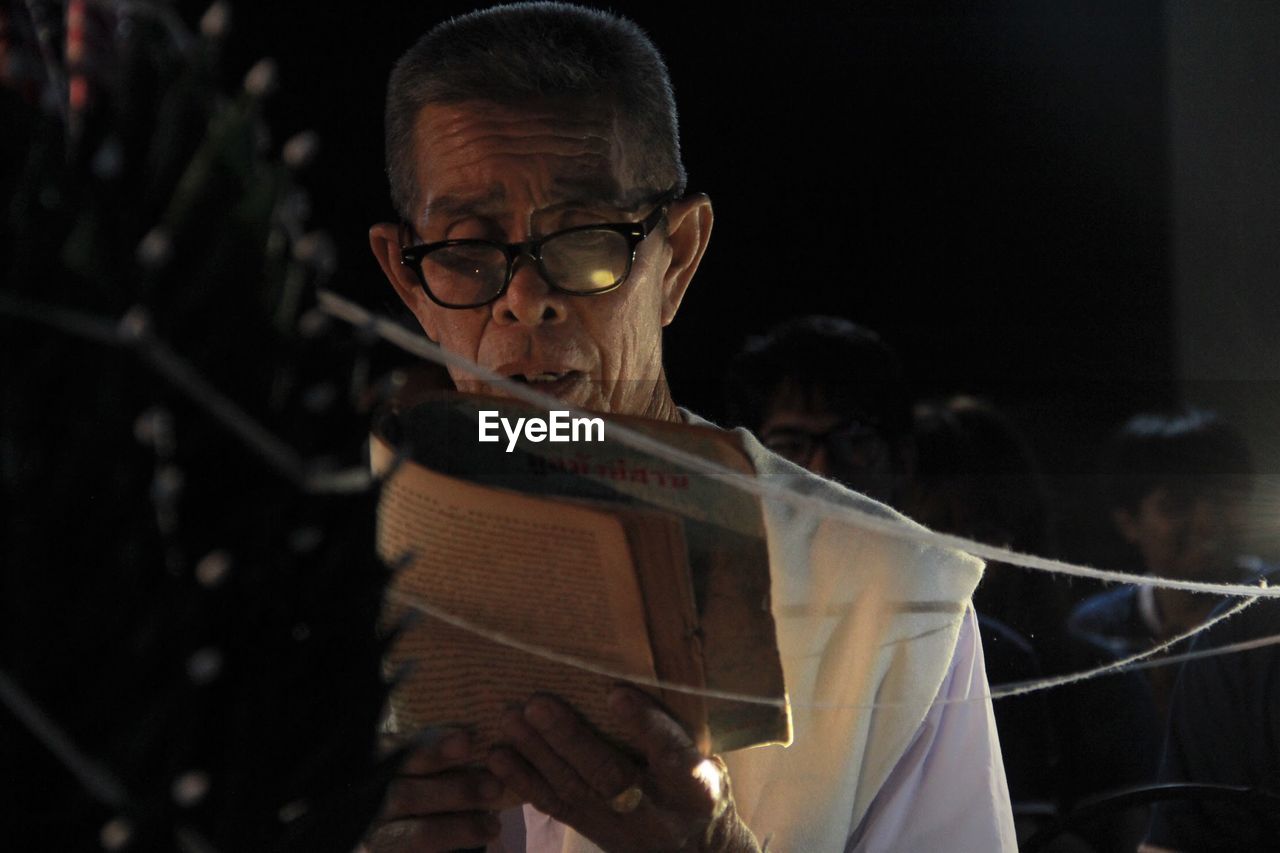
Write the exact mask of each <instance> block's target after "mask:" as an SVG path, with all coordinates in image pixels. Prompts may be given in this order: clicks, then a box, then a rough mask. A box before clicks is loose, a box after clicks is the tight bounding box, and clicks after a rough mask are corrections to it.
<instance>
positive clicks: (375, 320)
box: [319, 290, 1280, 598]
mask: <svg viewBox="0 0 1280 853" xmlns="http://www.w3.org/2000/svg"><path fill="white" fill-rule="evenodd" d="M319 302H320V308H321V310H323V311H325V312H326V313H328V314H330V315H331V316H334V317H337V318H338V319H340V320H344V321H346V322H348V323H351V324H352V325H354V326H358V327H360V328H364V329H368V330H370V331H372V332H374V333H375V334H376V335H378V336H379V337H381V338H382V339H383V340H386V341H387V342H389V343H392V344H394V345H395V346H397V347H399V348H401V349H403V350H405V351H406V352H409V353H411V354H413V355H417V356H420V357H422V358H425V359H428V360H430V361H433V362H435V363H436V364H441V365H444V366H446V367H456V368H459V369H461V370H465V371H467V372H469V373H471V374H474V375H475V376H477V377H479V378H481V379H483V380H484V381H486V382H488V383H490V384H491V385H493V386H495V387H498V388H501V389H502V391H503V392H504V393H506V394H509V395H510V396H511V397H514V398H516V399H518V400H522V401H524V402H526V403H529V404H530V405H533V406H537V407H539V408H542V409H547V410H550V409H553V408H554V409H558V410H565V409H568V410H569V411H570V412H572V413H573V414H574V415H577V416H584V415H587V414H590V415H593V416H598V415H599V413H598V412H591V413H587V412H584V411H582V410H580V409H576V408H574V407H573V406H572V405H571V404H569V403H565V402H564V401H562V400H557V399H556V398H555V397H552V396H550V395H548V394H543V393H542V392H540V391H535V390H533V389H532V388H530V387H529V386H527V385H523V384H521V383H517V382H512V381H511V380H509V379H508V378H507V377H505V376H502V375H500V374H497V373H494V372H493V371H491V370H488V369H487V368H484V367H481V366H480V365H479V364H476V363H475V362H474V361H471V360H470V359H468V358H465V357H463V356H460V355H457V354H455V353H451V352H449V351H448V350H445V349H443V348H442V347H440V346H438V345H437V344H434V343H432V342H431V341H429V340H427V339H426V338H425V337H423V336H422V334H420V333H414V332H411V331H409V330H408V329H405V328H404V327H403V326H401V325H399V324H398V323H395V322H394V321H391V320H388V319H386V318H384V317H380V316H377V315H375V314H372V313H371V312H369V311H367V310H366V309H364V308H362V307H361V306H359V305H357V304H355V303H354V302H351V301H349V300H347V299H343V298H342V297H340V296H338V295H337V294H335V293H333V292H332V291H326V290H321V291H320V292H319ZM609 435H610V436H611V437H612V438H617V439H618V440H619V442H620V443H622V444H625V445H627V446H628V447H632V448H635V449H637V450H642V451H644V452H646V453H650V454H653V455H654V456H657V457H659V458H662V459H666V460H667V461H670V462H674V463H676V464H678V465H682V466H684V467H687V468H689V469H690V470H693V471H697V472H698V473H700V474H703V475H705V476H708V477H711V478H713V479H716V480H719V481H721V482H723V483H726V484H727V485H730V486H732V487H734V488H738V489H742V490H743V491H746V492H750V493H751V494H754V495H757V496H759V497H760V498H762V499H766V500H778V501H782V502H785V503H788V504H790V505H792V506H794V507H796V508H799V509H804V510H807V511H809V512H812V513H814V514H815V515H817V516H819V517H821V518H825V519H831V520H834V521H840V522H844V523H846V524H851V525H854V526H857V527H861V528H864V529H867V530H873V531H876V532H879V533H884V534H886V535H888V536H893V537H895V538H898V539H905V540H908V541H913V542H919V543H922V544H926V545H935V546H938V547H941V548H947V549H953V550H957V551H964V552H966V553H969V554H972V555H974V556H975V557H982V558H983V559H986V560H990V561H995V562H1001V563H1008V564H1010V565H1015V566H1022V567H1024V568H1028V569H1037V570H1040V571H1046V572H1054V573H1057V574H1064V575H1072V576H1074V577H1083V578H1092V579H1095V580H1100V581H1106V582H1110V583H1125V584H1134V585H1137V586H1152V587H1157V588H1162V589H1178V590H1184V591H1187V592H1204V593H1212V594H1216V595H1229V596H1245V597H1259V596H1260V597H1264V598H1280V587H1274V588H1259V587H1257V586H1253V585H1249V584H1232V583H1205V582H1202V581H1188V580H1182V579H1180V578H1163V577H1156V576H1153V575H1140V574H1134V573H1132V572H1117V571H1107V570H1104V569H1095V568H1093V567H1091V566H1085V565H1081V564H1078V563H1069V562H1066V561H1064V560H1055V559H1051V558H1049V557H1039V556H1036V555H1034V554H1021V553H1018V552H1017V551H1012V550H1010V549H1008V548H1001V547H999V546H996V545H987V544H984V543H982V542H977V541H974V540H972V539H966V538H964V537H962V536H953V535H950V534H947V533H938V532H936V531H933V530H928V529H925V528H921V527H919V526H917V525H916V524H915V523H914V522H904V521H900V520H898V519H895V518H886V517H882V516H878V515H873V514H871V513H869V512H867V511H866V510H862V509H858V508H857V507H852V506H846V505H843V504H835V503H831V502H829V501H826V500H823V499H822V498H820V497H815V496H813V495H807V494H804V493H802V492H800V491H797V490H796V489H794V488H792V487H790V486H786V485H782V484H779V483H775V482H770V481H766V480H762V479H757V478H755V477H752V476H749V475H746V474H742V473H739V472H738V471H734V470H732V469H730V468H726V467H725V466H723V465H720V464H719V463H716V462H714V461H711V460H709V459H704V458H703V457H701V456H697V455H695V454H692V453H689V452H688V451H685V450H682V449H681V448H678V447H673V446H671V445H669V444H667V443H666V442H663V441H661V440H660V439H655V438H652V437H650V436H647V435H644V434H643V433H640V432H637V431H635V430H633V429H630V428H629V427H626V426H624V425H622V424H619V423H612V422H611V423H610V425H609Z"/></svg>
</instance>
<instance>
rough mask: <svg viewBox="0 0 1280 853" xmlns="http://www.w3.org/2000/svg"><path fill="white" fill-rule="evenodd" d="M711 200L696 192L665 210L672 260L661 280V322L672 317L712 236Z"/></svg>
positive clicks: (673, 317)
mask: <svg viewBox="0 0 1280 853" xmlns="http://www.w3.org/2000/svg"><path fill="white" fill-rule="evenodd" d="M712 219H713V217H712V213H711V199H709V198H708V197H707V196H706V195H705V194H704V193H695V194H693V195H690V196H686V197H685V198H682V199H680V200H679V201H676V202H672V204H671V207H670V208H669V209H668V210H667V243H668V244H669V245H670V246H671V261H670V263H668V264H667V271H666V274H665V275H664V276H663V279H662V325H664V326H666V325H667V324H669V323H670V322H671V321H672V320H674V319H675V316H676V312H677V311H679V310H680V302H681V300H683V299H684V293H685V291H686V290H688V289H689V282H690V281H692V280H693V274H694V273H695V272H697V271H698V264H699V263H701V262H702V253H703V252H705V251H706V250H707V242H708V241H709V240H710V239H711V221H712Z"/></svg>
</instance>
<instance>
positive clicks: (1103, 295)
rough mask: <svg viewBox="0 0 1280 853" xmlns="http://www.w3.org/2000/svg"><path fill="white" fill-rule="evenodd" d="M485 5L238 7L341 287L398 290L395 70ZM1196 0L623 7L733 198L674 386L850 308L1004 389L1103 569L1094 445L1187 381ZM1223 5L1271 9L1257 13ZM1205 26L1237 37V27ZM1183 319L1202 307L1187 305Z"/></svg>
mask: <svg viewBox="0 0 1280 853" xmlns="http://www.w3.org/2000/svg"><path fill="white" fill-rule="evenodd" d="M476 5H477V4H468V3H429V4H428V3H410V2H397V3H375V2H369V3H361V4H343V5H341V6H322V5H321V4H315V3H301V2H283V3H270V4H253V5H250V4H239V5H237V6H235V8H234V11H235V18H234V24H233V32H232V35H231V38H230V39H229V42H228V50H229V53H228V55H227V73H228V74H229V75H231V76H234V75H237V74H240V73H242V72H243V70H244V69H245V68H247V67H248V66H249V64H251V62H253V61H254V60H256V59H258V58H260V57H261V56H272V57H274V58H276V59H277V60H278V61H279V63H280V70H281V89H280V93H279V94H278V95H277V96H276V97H275V99H274V101H273V102H272V105H271V108H270V113H271V121H272V126H273V128H274V129H275V130H276V131H277V133H278V139H279V140H283V139H284V138H285V137H287V136H288V135H289V134H291V133H292V132H295V131H297V130H301V129H304V128H314V129H315V130H317V131H318V132H319V133H320V136H321V139H322V143H323V150H322V156H321V157H320V159H319V161H318V162H317V163H316V165H315V166H314V167H313V170H312V173H311V174H310V176H309V179H308V183H309V185H310V187H311V189H312V195H313V199H312V200H313V204H314V209H315V221H316V222H317V223H318V224H320V225H322V226H324V227H326V228H328V229H330V230H331V231H332V233H333V235H334V238H335V240H336V241H337V243H338V247H339V251H340V264H341V265H340V274H339V277H338V279H337V280H336V281H335V283H334V287H335V288H336V289H338V290H339V291H340V292H343V293H345V294H347V295H349V296H351V297H353V298H355V299H357V300H358V301H360V302H363V303H365V304H367V305H371V306H376V307H381V308H385V309H388V310H391V309H394V307H395V305H394V301H393V295H392V293H391V290H390V288H389V287H388V286H387V285H386V283H385V281H384V280H383V279H382V277H381V274H380V272H379V271H378V269H377V267H376V265H375V263H374V261H373V259H372V257H371V256H370V255H369V253H368V250H367V246H366V239H365V230H366V228H367V226H368V225H369V224H370V223H372V222H374V221H378V220H381V219H386V218H389V217H390V215H391V213H390V206H389V202H388V201H387V191H386V181H385V177H384V175H383V171H382V169H383V163H382V133H381V116H382V95H383V89H384V86H385V81H386V77H387V74H388V73H389V70H390V67H391V64H392V63H393V61H394V60H395V58H396V57H397V56H398V55H399V54H400V53H401V52H403V51H404V50H405V49H406V48H407V47H408V46H409V45H410V44H411V43H412V42H413V40H414V39H415V38H416V37H417V36H418V35H419V34H421V33H422V32H423V31H425V30H426V29H427V28H429V27H430V26H431V25H432V24H433V23H435V22H437V21H439V20H441V19H443V18H444V17H447V16H449V15H451V14H457V13H460V12H465V11H468V10H470V9H471V8H475V6H476ZM1202 6H1205V4H1203V3H1193V2H1182V0H1176V2H1175V0H1170V2H1168V3H1165V2H1154V0H1127V2H1124V3H1114V2H1083V0H1069V1H1068V2H1063V0H1019V2H988V3H952V2H946V3H910V2H908V3H903V2H894V3H889V2H865V3H854V4H846V5H840V6H837V5H836V4H821V5H816V6H815V5H803V6H802V5H800V4H789V5H786V6H777V5H775V6H771V7H770V8H769V10H768V11H762V12H746V11H744V10H743V7H740V6H737V5H736V4H735V5H720V4H715V5H712V4H691V3H686V4H680V5H679V6H678V7H676V8H674V9H673V8H671V7H659V6H657V5H655V4H647V3H646V4H640V3H614V4H612V8H614V9H615V10H616V11H619V12H622V13H624V14H627V15H629V16H631V17H633V18H634V19H635V20H637V21H638V22H639V23H640V24H641V25H642V26H643V27H644V28H645V29H646V30H647V31H648V32H649V33H650V35H651V36H652V37H653V38H654V41H655V42H656V43H657V44H658V46H659V48H660V49H661V50H662V51H663V53H664V55H665V56H666V58H667V60H668V63H669V65H670V70H671V76H672V79H673V82H674V85H675V89H676V96H677V102H678V105H679V108H680V112H681V124H682V141H683V151H684V156H685V161H686V165H687V167H688V171H689V176H690V187H691V188H692V189H695V190H700V191H704V192H707V193H708V194H709V195H710V196H711V198H712V200H713V202H714V204H715V210H716V225H715V233H714V238H713V240H712V243H711V247H710V249H709V251H708V254H707V256H706V259H705V260H704V263H703V266H702V269H701V271H700V272H699V274H698V277H697V279H696V280H695V283H694V286H693V288H692V289H691V291H690V293H689V295H688V297H687V298H686V300H685V303H684V307H683V308H682V311H681V314H680V316H679V317H678V318H677V320H676V322H675V324H674V325H673V327H672V328H671V330H670V331H669V333H668V338H667V363H668V372H669V375H670V378H671V382H672V386H673V390H674V394H675V397H676V399H677V400H678V401H679V402H681V403H682V404H684V405H686V406H689V407H690V408H693V409H695V410H697V411H699V412H701V413H705V414H707V415H709V416H712V417H715V416H716V415H718V414H719V412H720V398H719V384H720V379H721V376H722V374H723V370H724V366H725V364H726V362H727V360H728V359H729V357H730V356H731V355H732V353H733V352H734V351H735V350H736V349H737V348H738V347H740V346H741V344H742V343H743V341H744V339H745V337H746V336H747V335H749V334H754V333H759V332H762V331H764V330H765V329H767V328H768V327H769V326H770V325H772V324H773V323H775V322H777V321H779V320H781V319H783V318H785V317H787V316H790V315H794V314H802V313H809V312H826V313H835V314H841V315H844V316H847V317H849V318H851V319H854V320H856V321H858V322H861V323H864V324H865V325H867V326H870V327H871V328H873V329H875V330H877V331H879V332H880V333H881V334H882V335H883V336H884V337H885V338H886V339H887V340H888V341H889V342H890V343H891V344H892V345H894V346H895V347H896V348H897V349H898V350H899V351H900V353H901V354H902V356H903V357H904V359H905V362H906V364H907V367H908V370H909V373H910V375H911V377H912V379H913V382H914V384H915V387H916V390H917V392H918V393H919V394H920V395H922V396H931V395H941V394H947V393H952V392H957V391H963V392H971V393H977V394H981V395H985V396H987V397H988V398H990V399H992V400H993V401H995V402H996V403H997V404H999V405H1002V406H1004V407H1005V408H1006V409H1007V410H1008V411H1009V412H1010V413H1011V414H1012V415H1013V416H1014V417H1015V419H1016V420H1017V421H1018V423H1019V424H1020V425H1021V426H1023V428H1024V429H1026V430H1027V432H1028V434H1029V435H1030V437H1031V439H1032V441H1033V444H1034V445H1035V446H1036V448H1037V449H1038V450H1039V452H1040V454H1041V456H1042V459H1043V462H1044V463H1045V465H1046V467H1047V469H1048V470H1049V472H1050V474H1051V475H1052V476H1053V477H1054V480H1055V489H1056V491H1057V492H1058V493H1059V495H1060V499H1061V501H1062V506H1063V516H1064V531H1063V532H1064V534H1065V538H1066V539H1067V540H1068V544H1067V546H1066V547H1065V548H1064V551H1065V552H1066V553H1068V554H1069V555H1071V556H1076V557H1079V558H1082V559H1098V558H1099V557H1100V553H1099V552H1098V551H1097V549H1095V548H1092V546H1091V544H1090V542H1091V541H1092V539H1093V538H1096V537H1095V536H1094V534H1095V533H1097V532H1098V531H1097V526H1096V521H1097V517H1096V513H1093V512H1091V507H1092V506H1093V495H1092V491H1091V487H1090V484H1089V482H1088V481H1089V478H1088V477H1087V469H1088V467H1089V464H1090V462H1091V460H1092V459H1093V457H1094V454H1095V452H1096V448H1097V444H1098V442H1099V441H1100V440H1101V438H1102V437H1103V436H1104V435H1105V433H1106V432H1107V431H1108V430H1109V429H1111V428H1112V427H1113V426H1115V425H1116V423H1118V422H1119V421H1120V420H1121V419H1122V418H1124V417H1125V416H1127V415H1129V414H1131V413H1133V412H1135V411H1138V410H1140V409H1143V408H1149V407H1153V406H1162V405H1169V404H1172V403H1174V402H1177V401H1178V400H1179V399H1180V396H1181V394H1182V391H1183V390H1184V387H1185V383H1184V382H1183V381H1182V380H1183V379H1184V378H1185V377H1184V376H1183V375H1182V373H1184V372H1185V371H1181V372H1180V364H1181V365H1183V366H1185V363H1186V361H1187V357H1186V354H1185V353H1183V354H1182V355H1181V356H1180V354H1179V348H1178V336H1177V334H1176V330H1177V329H1178V328H1180V325H1179V323H1178V322H1177V321H1176V320H1177V318H1176V317H1175V312H1176V311H1177V310H1179V307H1178V306H1179V291H1178V288H1177V287H1176V286H1175V284H1176V276H1175V259H1176V258H1177V257H1178V247H1177V246H1175V245H1174V244H1173V235H1174V234H1175V233H1176V232H1175V229H1174V228H1173V224H1172V223H1173V219H1174V214H1175V211H1174V209H1173V206H1174V201H1173V199H1174V187H1175V186H1176V183H1175V177H1176V175H1175V163H1174V160H1175V157H1174V154H1175V153H1177V152H1176V146H1177V145H1178V144H1179V143H1178V142H1177V140H1176V139H1175V138H1174V137H1173V135H1172V134H1171V131H1170V124H1171V121H1170V110H1171V104H1176V103H1178V101H1177V98H1176V97H1175V96H1176V95H1177V92H1173V93H1172V94H1171V88H1170V85H1171V84H1170V77H1171V72H1170V69H1171V68H1173V69H1174V70H1175V71H1177V70H1178V69H1180V68H1181V69H1183V73H1182V77H1183V78H1185V77H1186V76H1187V75H1186V73H1185V68H1184V66H1183V65H1181V64H1180V63H1179V57H1178V56H1173V57H1172V58H1171V56H1170V34H1169V28H1170V22H1171V21H1172V22H1174V24H1175V25H1177V26H1181V27H1183V28H1184V30H1185V29H1186V27H1187V26H1188V24H1187V21H1186V19H1187V15H1186V14H1185V12H1186V9H1187V8H1193V9H1194V8H1199V7H1202ZM1233 8H1234V9H1236V10H1237V14H1236V18H1237V19H1238V18H1239V17H1240V14H1239V13H1240V12H1243V13H1244V14H1245V17H1246V18H1248V17H1249V16H1253V17H1257V18H1259V19H1261V20H1263V22H1264V23H1266V22H1268V21H1269V22H1270V23H1275V22H1276V15H1275V14H1273V13H1272V12H1268V11H1267V9H1266V5H1265V4H1260V3H1255V4H1249V3H1242V4H1237V5H1235V6H1234V7H1233ZM1180 14H1181V15H1182V18H1179V17H1178V16H1179V15H1180ZM1192 24H1194V21H1193V22H1192ZM1246 24H1248V21H1246ZM1245 29H1248V26H1246V27H1245ZM1271 32H1272V33H1280V28H1276V29H1274V30H1272V31H1271ZM1205 37H1206V38H1208V39H1210V40H1212V39H1213V38H1215V34H1213V33H1208V34H1206V36H1205ZM1216 37H1217V38H1219V40H1220V41H1222V45H1223V47H1222V51H1224V52H1225V53H1228V54H1229V53H1231V51H1232V46H1231V43H1230V38H1229V36H1223V35H1222V34H1221V33H1218V34H1217V35H1216ZM1199 38H1200V36H1199V33H1197V32H1194V31H1193V32H1192V33H1191V39H1190V40H1191V41H1192V42H1194V41H1196V40H1198V39H1199ZM1187 40H1188V33H1187V32H1185V31H1184V32H1181V33H1180V34H1179V40H1178V41H1177V43H1178V44H1182V43H1183V42H1186V41H1187ZM1272 41H1274V39H1272V40H1266V39H1264V41H1263V47H1264V48H1265V47H1267V46H1268V45H1271V42H1272ZM1273 47H1275V49H1274V50H1273V51H1272V53H1271V54H1268V57H1271V56H1273V55H1280V46H1273ZM1269 61H1270V60H1269ZM1273 67H1274V63H1273ZM1180 79H1181V78H1180ZM1193 82H1194V81H1193ZM1182 85H1183V87H1184V89H1185V88H1188V87H1187V86H1186V84H1185V83H1184V84H1182ZM1260 85H1261V84H1260ZM1238 94H1241V93H1239V92H1237V91H1235V90H1232V89H1229V88H1226V87H1220V88H1219V89H1218V90H1213V89H1209V90H1206V91H1204V92H1200V91H1197V92H1195V96H1196V97H1197V98H1199V99H1200V101H1202V102H1205V101H1213V100H1214V99H1215V98H1219V97H1222V96H1226V97H1228V98H1231V97H1235V96H1236V95H1238ZM1241 96H1242V97H1245V98H1246V99H1247V98H1248V97H1249V93H1248V92H1245V93H1243V94H1242V95H1241ZM1256 150H1257V149H1255V155H1254V156H1255V158H1256V156H1257V155H1256ZM1191 203H1194V199H1192V202H1191ZM1253 273H1256V270H1255V271H1253V272H1250V271H1248V270H1246V272H1245V274H1244V278H1245V279H1247V283H1248V286H1249V287H1250V288H1251V291H1250V292H1251V293H1252V296H1248V294H1246V297H1247V298H1252V299H1254V300H1255V301H1257V302H1259V304H1270V303H1271V302H1274V300H1272V299H1270V298H1269V296H1268V289H1269V288H1274V286H1275V284H1276V282H1275V276H1274V271H1272V273H1271V274H1270V275H1266V276H1262V277H1259V276H1257V275H1255V274H1253ZM1180 310H1181V311H1182V312H1183V316H1184V319H1185V315H1187V314H1188V313H1190V314H1191V315H1194V313H1195V310H1196V308H1195V304H1194V300H1193V304H1191V305H1187V304H1185V300H1183V302H1182V305H1181V309H1180ZM1184 325H1185V324H1184ZM1237 332H1238V330H1233V329H1223V330H1222V333H1223V336H1226V337H1230V336H1232V335H1235V334H1237ZM1264 354H1265V353H1264ZM1192 402H1195V400H1192ZM1267 435H1269V433H1267ZM1256 437H1257V436H1256V434H1255V436H1254V438H1255V441H1256ZM1264 455H1265V454H1264ZM1081 474H1084V475H1085V476H1081Z"/></svg>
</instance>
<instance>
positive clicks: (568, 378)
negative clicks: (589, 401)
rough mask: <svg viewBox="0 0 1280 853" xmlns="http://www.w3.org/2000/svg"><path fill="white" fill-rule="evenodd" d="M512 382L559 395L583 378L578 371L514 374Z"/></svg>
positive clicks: (510, 377)
mask: <svg viewBox="0 0 1280 853" xmlns="http://www.w3.org/2000/svg"><path fill="white" fill-rule="evenodd" d="M507 378H508V379H510V380H511V381H512V382H519V383H520V384H522V385H528V386H530V387H532V388H536V389H537V390H539V391H542V392H543V393H546V394H551V395H558V394H560V393H562V392H564V391H566V390H568V388H569V387H570V386H571V385H573V384H574V383H576V382H577V381H578V380H579V379H581V378H582V373H581V372H580V371H577V370H563V371H546V372H543V373H513V374H511V375H510V376H509V377H507Z"/></svg>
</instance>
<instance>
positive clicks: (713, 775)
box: [693, 758, 724, 802]
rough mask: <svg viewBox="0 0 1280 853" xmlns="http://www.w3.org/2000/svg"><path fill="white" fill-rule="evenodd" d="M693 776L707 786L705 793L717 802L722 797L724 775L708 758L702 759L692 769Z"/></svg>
mask: <svg viewBox="0 0 1280 853" xmlns="http://www.w3.org/2000/svg"><path fill="white" fill-rule="evenodd" d="M693 775H694V778H696V779H697V780H698V781H700V782H701V783H702V784H704V785H706V786H707V791H709V792H710V793H711V796H712V797H713V798H715V800H716V802H719V801H720V800H721V798H722V797H723V796H724V774H723V773H721V772H720V766H719V765H718V764H716V763H715V762H714V761H712V760H711V759H710V758H704V759H703V760H702V761H701V762H700V763H699V764H698V766H697V767H695V768H693Z"/></svg>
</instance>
